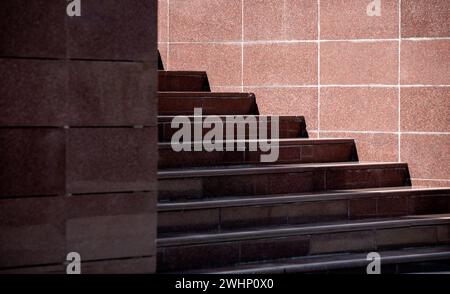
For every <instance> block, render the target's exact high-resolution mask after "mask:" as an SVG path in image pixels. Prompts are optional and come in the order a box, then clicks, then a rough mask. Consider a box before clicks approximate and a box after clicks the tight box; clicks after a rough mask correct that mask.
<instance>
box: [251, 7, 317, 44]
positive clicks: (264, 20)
mask: <svg viewBox="0 0 450 294" xmlns="http://www.w3.org/2000/svg"><path fill="white" fill-rule="evenodd" d="M317 11H318V5H317V0H284V1H279V0H245V1H244V40H315V39H317Z"/></svg>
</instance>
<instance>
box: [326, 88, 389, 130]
mask: <svg viewBox="0 0 450 294" xmlns="http://www.w3.org/2000/svg"><path fill="white" fill-rule="evenodd" d="M320 95H321V96H320V128H321V129H323V130H330V131H333V130H339V131H345V130H353V131H396V130H397V128H398V103H397V101H398V90H397V89H395V88H323V89H321V92H320Z"/></svg>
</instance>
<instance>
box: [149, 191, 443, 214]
mask: <svg viewBox="0 0 450 294" xmlns="http://www.w3.org/2000/svg"><path fill="white" fill-rule="evenodd" d="M399 188H404V189H397V190H395V189H390V190H378V191H377V190H374V191H362V190H360V191H358V190H350V191H345V190H341V191H345V192H340V193H339V192H334V191H327V192H325V193H308V194H304V195H295V194H294V195H289V194H287V195H278V196H265V197H258V196H257V197H246V196H242V198H241V199H240V198H238V197H239V196H236V197H233V198H230V199H204V200H193V201H183V202H182V201H179V202H172V203H170V202H168V203H158V205H157V209H158V212H169V211H180V210H183V211H185V210H199V209H209V208H226V207H243V206H263V205H272V204H275V205H283V204H289V203H304V202H326V201H333V200H352V199H362V198H371V197H377V196H382V197H389V196H398V197H404V196H405V195H402V194H407V196H411V197H414V196H418V195H420V196H424V197H426V196H436V197H438V196H447V194H448V196H449V197H450V188H445V187H444V188H410V187H399ZM383 189H385V188H383ZM409 194H412V195H409ZM414 194H417V195H414ZM351 196H354V197H351Z"/></svg>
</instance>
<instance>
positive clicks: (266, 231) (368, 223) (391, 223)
mask: <svg viewBox="0 0 450 294" xmlns="http://www.w3.org/2000/svg"><path fill="white" fill-rule="evenodd" d="M448 224H450V214H433V215H419V216H418V215H411V216H403V217H393V218H385V219H369V220H352V221H338V222H328V223H315V224H301V225H282V226H273V227H263V228H260V227H259V228H244V229H232V230H227V231H222V232H198V233H189V234H186V233H168V234H163V235H162V236H159V237H158V239H157V244H158V246H160V247H161V246H162V247H166V246H180V245H193V244H206V243H219V242H227V241H236V240H251V239H261V238H279V237H288V236H297V235H310V234H324V233H338V232H351V231H363V230H368V229H370V230H373V229H392V228H402V227H411V226H430V225H448Z"/></svg>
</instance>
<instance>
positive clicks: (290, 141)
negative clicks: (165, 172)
mask: <svg viewBox="0 0 450 294" xmlns="http://www.w3.org/2000/svg"><path fill="white" fill-rule="evenodd" d="M260 141H270V142H273V141H278V142H279V144H280V145H294V146H297V145H320V144H352V143H354V142H355V140H354V139H348V138H324V139H309V138H280V139H264V140H262V139H256V140H250V139H243V140H237V139H233V140H223V141H221V140H217V141H216V142H224V143H226V142H235V143H239V142H246V143H250V142H260ZM189 143H190V144H196V143H202V141H191V142H184V143H183V144H189ZM158 147H159V148H160V149H163V148H171V143H170V142H159V143H158ZM223 152H225V151H223Z"/></svg>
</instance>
